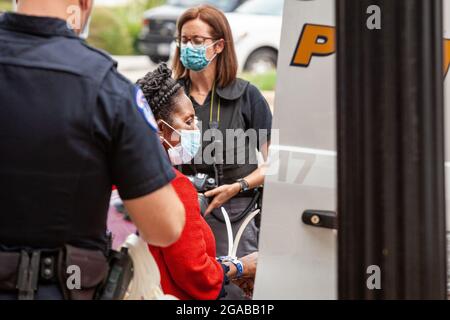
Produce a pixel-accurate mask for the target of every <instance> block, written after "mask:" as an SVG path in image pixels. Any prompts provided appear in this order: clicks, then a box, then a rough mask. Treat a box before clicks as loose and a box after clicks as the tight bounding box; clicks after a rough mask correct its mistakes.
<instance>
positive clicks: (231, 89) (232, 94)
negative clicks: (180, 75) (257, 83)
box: [181, 78, 249, 100]
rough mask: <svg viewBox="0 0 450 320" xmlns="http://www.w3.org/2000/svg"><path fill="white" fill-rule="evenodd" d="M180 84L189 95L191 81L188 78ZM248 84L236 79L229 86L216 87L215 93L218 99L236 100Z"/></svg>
mask: <svg viewBox="0 0 450 320" xmlns="http://www.w3.org/2000/svg"><path fill="white" fill-rule="evenodd" d="M181 82H182V84H183V86H184V87H185V88H187V90H186V91H188V92H187V93H188V95H189V94H190V92H189V91H190V87H191V81H190V79H189V78H184V79H181ZM248 84H249V82H248V81H245V80H242V79H239V78H237V79H236V80H234V81H233V82H232V83H231V84H229V85H228V86H226V87H217V88H216V93H217V95H218V96H219V97H221V98H222V99H225V100H237V99H239V98H240V97H242V95H243V94H244V92H245V90H246V89H247V87H248Z"/></svg>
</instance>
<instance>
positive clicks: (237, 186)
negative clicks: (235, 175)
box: [232, 182, 242, 195]
mask: <svg viewBox="0 0 450 320" xmlns="http://www.w3.org/2000/svg"><path fill="white" fill-rule="evenodd" d="M232 186H233V193H234V194H235V195H236V194H238V193H239V192H241V190H242V189H241V184H240V183H239V182H235V183H233V184H232Z"/></svg>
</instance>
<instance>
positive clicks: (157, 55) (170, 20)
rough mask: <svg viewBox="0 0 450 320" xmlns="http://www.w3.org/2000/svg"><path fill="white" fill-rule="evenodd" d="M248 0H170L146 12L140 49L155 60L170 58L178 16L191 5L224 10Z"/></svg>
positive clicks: (233, 8)
mask: <svg viewBox="0 0 450 320" xmlns="http://www.w3.org/2000/svg"><path fill="white" fill-rule="evenodd" d="M245 1H246V0H168V1H167V4H166V5H163V6H160V7H157V8H154V9H151V10H148V11H146V12H145V13H144V20H143V28H142V31H141V33H140V35H139V40H138V48H139V50H140V51H141V52H142V53H143V54H145V55H148V56H149V57H150V59H151V60H152V61H153V62H155V63H158V62H162V61H163V62H166V61H167V60H169V56H170V48H171V43H172V42H173V41H174V37H175V33H176V22H177V19H178V17H179V16H180V15H181V14H182V13H183V12H184V11H185V10H186V9H187V8H189V7H193V6H197V5H200V4H203V3H207V4H211V5H213V6H215V7H217V8H219V9H221V10H223V11H224V12H231V11H234V10H235V9H236V8H237V7H239V6H240V5H241V4H243V3H244V2H245Z"/></svg>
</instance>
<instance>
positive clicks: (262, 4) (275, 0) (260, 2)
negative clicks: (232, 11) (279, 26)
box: [236, 0, 284, 16]
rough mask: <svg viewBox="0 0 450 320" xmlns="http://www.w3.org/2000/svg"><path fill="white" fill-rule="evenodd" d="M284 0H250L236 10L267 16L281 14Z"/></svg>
mask: <svg viewBox="0 0 450 320" xmlns="http://www.w3.org/2000/svg"><path fill="white" fill-rule="evenodd" d="M283 3H284V1H283V0H248V1H246V2H244V4H242V5H241V6H240V7H239V8H237V10H236V12H239V13H245V14H258V15H266V16H281V15H282V14H283Z"/></svg>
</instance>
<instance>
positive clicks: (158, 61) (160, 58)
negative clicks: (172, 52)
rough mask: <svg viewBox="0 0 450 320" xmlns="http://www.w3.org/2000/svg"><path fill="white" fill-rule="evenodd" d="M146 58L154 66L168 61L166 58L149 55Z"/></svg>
mask: <svg viewBox="0 0 450 320" xmlns="http://www.w3.org/2000/svg"><path fill="white" fill-rule="evenodd" d="M148 57H149V58H150V60H151V61H152V62H153V63H155V64H158V63H161V62H167V61H169V57H167V56H158V55H149V56H148Z"/></svg>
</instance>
